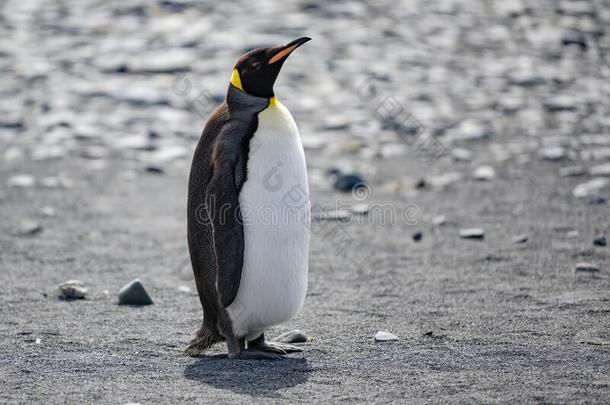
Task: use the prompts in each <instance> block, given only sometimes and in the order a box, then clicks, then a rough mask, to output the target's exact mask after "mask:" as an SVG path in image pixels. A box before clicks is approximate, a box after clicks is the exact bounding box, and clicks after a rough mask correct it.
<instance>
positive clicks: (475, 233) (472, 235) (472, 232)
mask: <svg viewBox="0 0 610 405" xmlns="http://www.w3.org/2000/svg"><path fill="white" fill-rule="evenodd" d="M460 237H461V238H462V239H483V238H485V231H484V230H483V229H481V228H466V229H460Z"/></svg>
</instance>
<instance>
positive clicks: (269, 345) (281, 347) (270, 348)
mask: <svg viewBox="0 0 610 405" xmlns="http://www.w3.org/2000/svg"><path fill="white" fill-rule="evenodd" d="M259 350H263V351H266V352H271V353H280V354H287V353H297V352H302V351H303V349H301V348H300V347H298V346H293V345H289V344H287V343H279V342H265V343H263V346H262V347H261V348H259Z"/></svg>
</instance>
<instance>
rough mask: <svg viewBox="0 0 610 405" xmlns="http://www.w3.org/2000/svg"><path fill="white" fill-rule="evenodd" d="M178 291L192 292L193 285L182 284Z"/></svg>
mask: <svg viewBox="0 0 610 405" xmlns="http://www.w3.org/2000/svg"><path fill="white" fill-rule="evenodd" d="M178 291H180V292H183V293H187V294H188V293H190V292H191V287H189V286H186V285H181V286H179V287H178Z"/></svg>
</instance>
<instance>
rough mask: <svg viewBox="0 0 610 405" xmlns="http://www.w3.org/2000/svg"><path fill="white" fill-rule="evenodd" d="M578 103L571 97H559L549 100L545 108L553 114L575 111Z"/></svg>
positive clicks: (545, 103)
mask: <svg viewBox="0 0 610 405" xmlns="http://www.w3.org/2000/svg"><path fill="white" fill-rule="evenodd" d="M577 103H578V102H577V100H576V99H574V98H573V97H571V96H565V95H559V96H554V97H552V98H549V99H547V100H546V101H545V102H544V108H546V109H547V110H548V111H551V112H560V111H574V110H576V106H577Z"/></svg>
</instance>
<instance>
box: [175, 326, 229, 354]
mask: <svg viewBox="0 0 610 405" xmlns="http://www.w3.org/2000/svg"><path fill="white" fill-rule="evenodd" d="M220 340H221V339H220V337H219V336H218V335H217V334H215V333H210V332H209V331H208V330H207V329H205V328H201V329H199V331H198V332H197V335H196V336H195V338H194V339H193V340H191V343H190V344H189V346H188V347H187V348H186V350H185V351H184V354H186V355H187V356H190V357H197V356H200V355H201V354H202V353H203V352H204V351H205V350H206V349H208V348H210V347H211V346H212V345H213V344H214V343H217V342H219V341H220Z"/></svg>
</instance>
